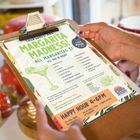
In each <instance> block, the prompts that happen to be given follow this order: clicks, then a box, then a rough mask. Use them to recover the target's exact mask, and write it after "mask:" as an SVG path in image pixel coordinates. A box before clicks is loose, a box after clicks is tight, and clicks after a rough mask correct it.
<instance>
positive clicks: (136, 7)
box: [0, 0, 140, 140]
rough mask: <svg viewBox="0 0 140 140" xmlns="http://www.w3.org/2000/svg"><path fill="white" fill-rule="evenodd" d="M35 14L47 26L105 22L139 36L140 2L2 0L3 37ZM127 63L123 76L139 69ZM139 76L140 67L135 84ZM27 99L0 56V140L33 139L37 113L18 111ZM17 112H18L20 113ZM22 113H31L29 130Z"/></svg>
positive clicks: (29, 105) (28, 106)
mask: <svg viewBox="0 0 140 140" xmlns="http://www.w3.org/2000/svg"><path fill="white" fill-rule="evenodd" d="M35 11H39V12H41V13H43V15H44V16H43V17H44V19H45V21H46V23H50V22H54V21H56V20H59V19H63V18H66V19H72V20H75V21H76V22H77V23H78V24H86V23H89V22H100V21H104V22H107V23H109V24H113V25H115V26H118V27H120V28H122V29H125V30H128V31H132V32H135V33H140V0H0V35H3V34H6V33H11V32H14V31H17V30H19V29H20V28H22V27H23V26H24V24H25V21H26V17H25V16H24V15H26V14H27V13H29V12H35ZM126 19H127V20H126ZM123 62H124V61H123ZM125 62H126V63H123V65H120V67H119V68H120V69H123V70H122V71H123V72H124V73H125V72H126V71H127V72H128V71H129V69H133V68H135V67H136V66H135V65H134V64H131V63H130V62H127V61H125ZM121 64H122V63H121ZM138 73H139V68H138V67H137V69H136V71H135V77H136V78H135V79H134V80H133V81H134V82H136V83H138V84H139V83H140V82H139V81H138V80H139V79H138V78H137V75H138ZM130 74H131V73H130ZM139 85H140V84H139ZM25 96H26V95H25V93H24V91H23V89H22V88H21V86H20V84H19V82H18V81H17V80H16V78H15V76H14V75H13V73H12V71H11V70H10V68H9V66H8V65H7V63H6V62H5V60H4V58H3V57H2V55H1V54H0V140H11V139H14V140H19V139H20V140H30V139H31V137H33V133H34V130H35V128H36V122H35V113H36V110H35V108H34V106H33V105H32V103H31V102H26V104H24V106H20V107H19V104H20V102H21V100H22V99H23V98H24V97H25ZM15 108H18V111H17V110H16V109H15ZM20 109H22V113H23V110H26V111H28V113H29V114H30V116H31V117H30V118H28V120H30V121H29V122H30V123H31V124H30V125H29V124H28V128H27V127H26V124H24V122H22V120H21V118H20V117H22V118H24V117H25V118H24V120H27V117H28V116H27V115H26V114H24V115H23V114H22V116H21V115H20ZM15 110H16V111H17V113H15ZM30 111H31V112H30ZM13 112H14V113H13ZM11 114H12V115H11ZM23 116H24V117H23ZM19 122H20V128H21V130H22V131H23V132H25V131H24V130H25V129H27V130H28V131H29V129H30V130H31V135H30V134H27V133H26V132H25V133H24V134H26V135H24V134H23V133H22V132H21V131H20V130H19V127H18V125H19ZM26 123H27V122H26ZM13 124H14V125H13ZM9 126H13V129H12V130H11V128H9ZM29 126H31V127H29ZM23 129H24V130H23ZM135 138H138V139H140V132H138V133H136V134H135V135H133V138H132V137H131V138H127V140H128V139H133V140H134V139H135ZM135 140H136V139H135Z"/></svg>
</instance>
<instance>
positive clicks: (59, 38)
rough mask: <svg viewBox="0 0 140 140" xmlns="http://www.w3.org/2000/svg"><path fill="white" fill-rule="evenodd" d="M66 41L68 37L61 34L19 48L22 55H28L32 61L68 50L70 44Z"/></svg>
mask: <svg viewBox="0 0 140 140" xmlns="http://www.w3.org/2000/svg"><path fill="white" fill-rule="evenodd" d="M66 39H67V36H66V35H64V34H63V33H60V32H59V33H56V34H52V35H49V36H46V37H43V38H40V39H38V40H36V41H32V42H28V43H26V44H24V45H20V46H19V48H20V51H21V52H22V53H28V54H29V56H30V57H31V58H32V59H36V58H39V57H42V56H47V55H49V54H53V53H54V52H59V51H62V50H64V49H66V48H68V47H69V46H70V44H69V43H68V41H67V40H66Z"/></svg>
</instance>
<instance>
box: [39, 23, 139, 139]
mask: <svg viewBox="0 0 140 140" xmlns="http://www.w3.org/2000/svg"><path fill="white" fill-rule="evenodd" d="M78 29H79V30H80V31H82V34H80V36H81V37H83V38H88V39H91V40H94V41H95V42H96V44H98V46H100V47H101V49H102V50H103V51H104V52H105V53H106V54H107V55H108V57H110V59H112V60H113V61H117V60H120V59H124V60H129V61H131V62H133V63H136V64H138V65H140V61H139V59H140V36H138V35H135V34H132V33H128V32H126V31H122V30H120V29H118V28H115V27H113V26H110V25H107V24H105V23H91V24H86V25H80V26H78ZM36 108H37V140H47V139H49V140H86V139H85V137H84V136H83V135H82V133H81V131H80V125H79V123H74V124H73V125H72V126H71V127H70V128H69V130H68V131H65V132H61V131H57V130H55V129H53V128H51V127H50V126H49V124H48V120H47V117H46V114H45V111H44V107H43V106H42V104H41V103H40V102H38V101H36Z"/></svg>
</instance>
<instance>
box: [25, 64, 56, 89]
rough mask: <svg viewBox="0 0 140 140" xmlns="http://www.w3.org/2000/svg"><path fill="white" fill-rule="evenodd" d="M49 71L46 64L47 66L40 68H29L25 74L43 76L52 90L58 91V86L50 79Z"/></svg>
mask: <svg viewBox="0 0 140 140" xmlns="http://www.w3.org/2000/svg"><path fill="white" fill-rule="evenodd" d="M47 70H48V65H47V64H45V65H42V66H40V67H28V68H26V69H25V72H26V73H27V74H38V75H40V76H43V77H44V78H46V80H47V81H48V83H49V84H50V86H51V88H50V90H56V89H57V88H58V86H57V85H55V84H53V83H52V82H51V80H50V79H49V78H48V76H47Z"/></svg>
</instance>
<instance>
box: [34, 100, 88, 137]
mask: <svg viewBox="0 0 140 140" xmlns="http://www.w3.org/2000/svg"><path fill="white" fill-rule="evenodd" d="M36 108H37V118H36V119H37V138H36V140H47V139H48V140H86V138H85V137H84V136H83V135H82V133H81V130H80V128H81V124H80V123H79V122H78V121H76V122H74V123H73V124H72V125H71V127H70V128H69V130H68V131H65V132H62V131H58V130H55V129H53V128H52V127H50V126H49V124H48V120H47V116H46V114H45V111H44V107H43V105H42V104H41V103H40V102H39V101H36Z"/></svg>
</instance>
